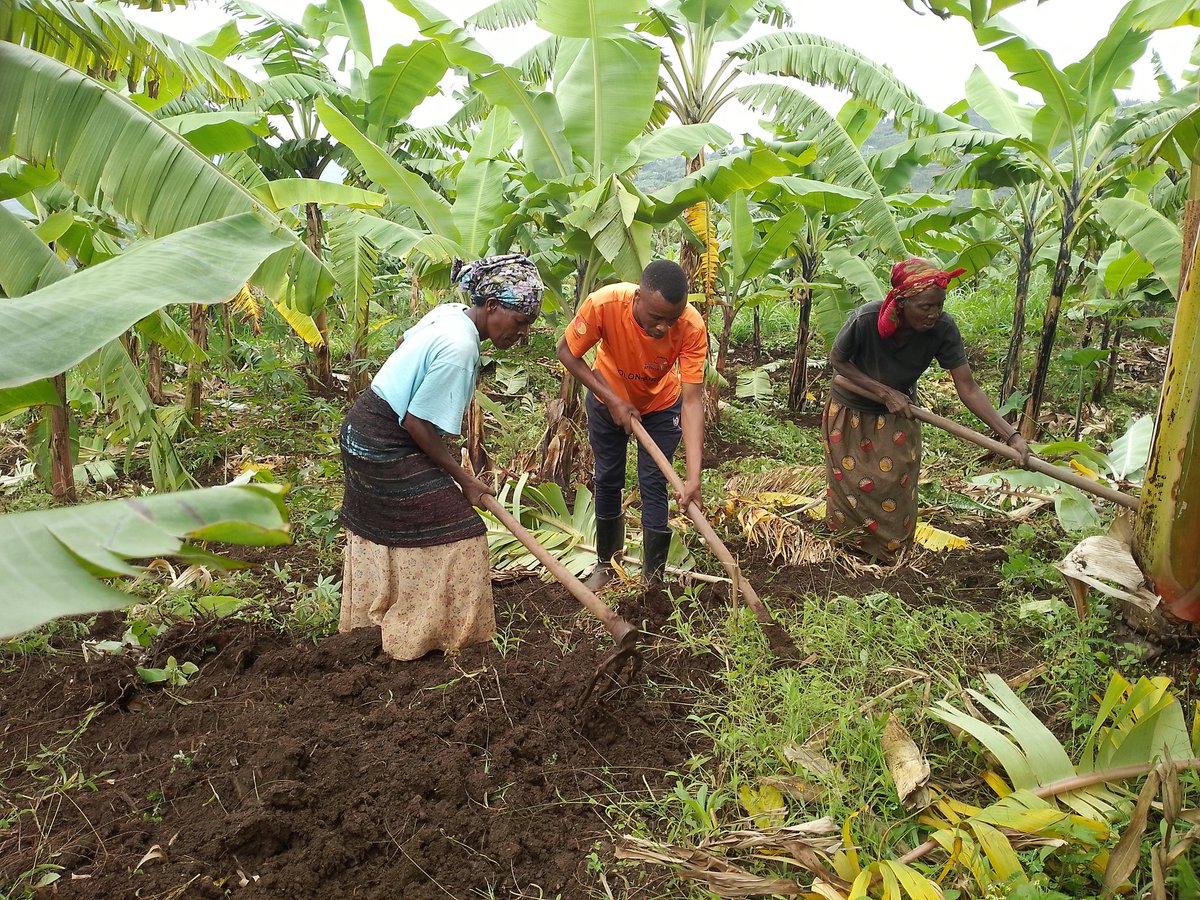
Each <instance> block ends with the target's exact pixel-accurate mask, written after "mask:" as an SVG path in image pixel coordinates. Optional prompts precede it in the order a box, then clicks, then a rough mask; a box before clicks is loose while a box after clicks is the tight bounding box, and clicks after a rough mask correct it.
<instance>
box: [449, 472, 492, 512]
mask: <svg viewBox="0 0 1200 900" xmlns="http://www.w3.org/2000/svg"><path fill="white" fill-rule="evenodd" d="M458 486H459V487H461V488H462V492H463V496H464V497H466V498H467V502H468V503H470V504H471V505H472V506H478V507H482V506H483V497H484V495H485V494H489V495H491V496H493V497H494V496H495V495H496V492H495V491H493V490H492V489H491V488H490V487H488V486H487V485H486V484H485V483H484V482H482V481H480V480H479V479H478V478H476V477H475V476H474V475H467V476H466V477H464V478H463V480H462V481H460V482H459V483H458Z"/></svg>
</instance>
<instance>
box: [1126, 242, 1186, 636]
mask: <svg viewBox="0 0 1200 900" xmlns="http://www.w3.org/2000/svg"><path fill="white" fill-rule="evenodd" d="M1198 251H1200V244H1198V243H1197V242H1196V238H1195V235H1193V237H1192V243H1191V244H1190V245H1188V246H1187V250H1185V253H1186V254H1187V255H1188V256H1189V257H1190V259H1191V260H1193V263H1192V264H1191V265H1187V266H1186V271H1187V275H1186V278H1185V281H1184V284H1183V286H1182V287H1181V289H1180V294H1179V305H1178V306H1177V307H1176V310H1175V327H1174V329H1173V332H1172V336H1171V351H1170V355H1169V356H1168V357H1167V373H1166V377H1165V380H1164V381H1163V389H1162V395H1161V397H1160V399H1159V404H1158V415H1157V417H1156V418H1155V424H1154V440H1153V443H1152V445H1151V448H1150V465H1149V466H1148V467H1147V469H1146V481H1145V485H1144V487H1143V488H1142V501H1143V502H1142V506H1141V509H1140V510H1139V511H1138V516H1137V519H1136V522H1135V525H1134V541H1133V555H1134V558H1135V559H1136V560H1137V562H1138V565H1139V566H1140V567H1141V569H1142V572H1144V573H1145V574H1146V576H1147V578H1148V579H1149V580H1150V582H1151V583H1152V584H1153V585H1154V590H1155V593H1157V594H1158V595H1159V596H1160V597H1162V599H1163V606H1164V607H1165V609H1166V611H1167V612H1168V613H1170V614H1171V615H1174V616H1176V617H1177V618H1179V619H1183V620H1185V621H1188V622H1200V554H1197V553H1196V545H1197V537H1198V536H1200V459H1198V458H1197V452H1198V450H1200V278H1197V272H1198V269H1197V267H1196V265H1195V264H1194V260H1195V259H1196V257H1197V255H1198Z"/></svg>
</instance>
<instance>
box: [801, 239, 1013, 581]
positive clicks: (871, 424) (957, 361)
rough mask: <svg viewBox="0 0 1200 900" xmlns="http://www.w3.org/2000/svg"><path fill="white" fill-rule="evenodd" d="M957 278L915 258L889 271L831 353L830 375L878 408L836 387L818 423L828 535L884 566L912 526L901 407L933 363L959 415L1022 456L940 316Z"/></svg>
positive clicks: (914, 436) (913, 430)
mask: <svg viewBox="0 0 1200 900" xmlns="http://www.w3.org/2000/svg"><path fill="white" fill-rule="evenodd" d="M962 271H963V270H962V269H958V270H956V271H954V272H943V271H941V270H940V269H938V268H937V267H936V266H933V265H931V264H930V263H928V262H926V261H925V260H923V259H916V258H913V259H908V260H905V261H904V262H900V263H897V264H896V265H895V266H893V267H892V290H891V291H890V292H889V293H888V295H887V298H886V299H885V300H883V301H876V302H874V303H868V304H866V305H865V306H861V307H859V308H858V309H856V310H855V311H854V312H853V313H851V315H850V318H849V319H848V320H847V321H846V324H845V325H844V326H843V327H842V330H841V332H839V334H838V336H837V339H836V340H835V341H834V343H833V349H832V350H831V352H830V363H831V364H832V366H833V369H834V371H835V372H836V373H837V374H838V375H840V376H841V377H842V378H844V379H846V380H847V381H849V382H850V383H852V384H854V385H856V386H857V387H859V388H862V389H863V390H865V391H866V392H867V393H869V394H870V395H871V396H873V397H875V398H876V400H877V402H873V401H872V400H868V399H866V398H865V397H862V396H859V395H858V394H856V393H853V392H851V391H848V390H843V389H841V388H839V387H838V385H837V383H836V380H835V383H834V386H833V389H832V391H831V392H830V397H829V401H828V403H827V404H826V407H825V412H824V414H823V415H822V416H821V436H822V438H823V439H824V444H825V472H826V477H827V482H828V488H827V490H826V492H825V494H826V510H827V513H826V518H827V519H828V523H829V527H830V528H831V529H833V531H834V532H835V533H836V534H838V535H839V536H841V537H843V538H846V539H848V540H850V541H852V542H853V543H854V545H855V546H857V547H860V548H861V549H863V550H865V551H866V552H867V553H870V554H871V555H872V556H874V557H875V558H877V559H879V560H881V561H884V562H891V561H893V560H894V559H895V556H896V553H897V552H899V551H900V550H902V549H903V548H904V547H905V546H907V545H908V544H910V543H911V542H912V539H913V533H914V532H915V531H916V527H917V479H918V477H919V476H920V472H921V428H920V423H918V422H917V420H916V419H914V418H913V417H912V410H911V409H910V408H909V404H910V403H911V402H913V400H915V397H916V393H915V392H916V384H917V379H918V378H920V376H921V373H923V372H924V371H925V370H926V369H927V368H929V365H930V363H931V362H932V361H933V360H934V359H937V361H938V363H939V364H940V365H941V367H942V368H943V369H948V370H949V371H950V375H951V377H952V378H953V379H954V387H955V389H956V390H957V391H958V396H959V399H961V400H962V402H963V404H964V405H965V406H966V407H967V409H969V410H971V412H973V413H975V415H977V416H978V417H979V418H980V419H982V420H983V421H984V422H985V423H987V425H988V426H990V427H991V428H992V429H993V430H994V431H995V432H996V434H997V435H999V436H1000V437H1001V438H1002V439H1004V440H1005V441H1006V442H1007V443H1008V444H1009V445H1010V446H1011V447H1012V448H1013V449H1015V450H1017V451H1019V452H1020V453H1022V454H1024V455H1026V456H1027V455H1028V453H1029V447H1028V445H1027V444H1026V443H1025V439H1024V438H1022V437H1021V435H1020V433H1019V432H1017V431H1016V430H1015V429H1014V428H1013V427H1012V426H1011V425H1009V424H1008V422H1006V421H1005V420H1004V418H1003V417H1002V416H1001V415H1000V413H998V412H997V411H996V408H995V407H994V406H992V403H991V401H990V400H988V398H987V395H986V394H984V392H983V391H982V390H981V389H980V387H979V385H978V384H976V383H975V379H974V377H972V375H971V367H970V365H968V363H967V352H966V348H965V347H964V346H963V341H962V336H961V335H960V334H959V332H958V326H957V325H956V324H955V322H954V319H953V317H951V316H950V314H949V313H947V312H945V311H944V309H943V306H944V305H945V303H946V285H947V284H949V282H950V279H951V278H954V277H956V276H958V275H960V274H962Z"/></svg>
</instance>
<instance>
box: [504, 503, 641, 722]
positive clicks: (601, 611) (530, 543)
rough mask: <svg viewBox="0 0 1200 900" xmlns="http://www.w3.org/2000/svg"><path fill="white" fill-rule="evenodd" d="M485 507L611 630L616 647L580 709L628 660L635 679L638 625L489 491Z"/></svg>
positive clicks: (581, 700)
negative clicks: (599, 684)
mask: <svg viewBox="0 0 1200 900" xmlns="http://www.w3.org/2000/svg"><path fill="white" fill-rule="evenodd" d="M483 507H484V509H486V510H487V511H488V512H490V513H491V514H492V515H493V516H495V517H496V518H497V519H499V520H500V522H501V523H502V524H503V525H504V527H505V528H507V529H508V530H509V531H511V532H512V534H513V536H514V537H516V539H517V540H519V541H520V542H521V543H522V544H524V545H525V546H526V547H527V548H529V552H530V553H532V554H533V555H534V556H536V557H537V559H538V561H539V562H541V564H542V565H543V566H545V567H546V569H547V571H549V572H550V574H551V575H553V576H554V577H555V578H557V579H558V581H559V583H560V584H562V586H563V587H565V588H566V589H567V590H568V591H570V592H571V594H572V595H573V596H574V597H575V599H576V600H578V601H579V602H580V603H581V604H583V606H584V607H585V608H586V609H587V610H588V612H590V613H591V614H592V615H594V616H595V617H596V618H597V619H599V620H600V622H601V623H602V624H603V625H604V627H605V628H606V629H608V633H609V634H611V635H612V639H613V641H614V642H615V643H616V645H617V646H616V647H615V648H614V649H613V650H612V651H611V652H610V653H609V654H608V655H607V656H605V657H604V659H602V660H600V665H598V666H597V667H596V671H595V673H594V674H593V675H592V678H591V680H590V681H588V683H587V688H586V689H585V690H584V692H583V694H582V695H580V698H579V702H578V703H576V704H575V708H576V709H577V710H578V709H581V708H582V707H583V705H584V704H585V703H587V701H588V698H589V697H590V696H591V695H592V691H593V690H595V687H596V682H597V681H599V680H600V676H601V675H611V676H612V677H613V679H614V680H616V679H617V676H618V675H619V674H620V672H621V669H622V667H623V666H624V665H625V663H626V662H628V663H629V679H628V680H629V681H631V682H632V681H633V679H634V678H636V677H637V674H638V672H639V671H641V668H642V651H641V648H640V647H638V638H639V637H641V632H639V631H638V628H637V626H636V625H634V624H632V623H631V622H628V621H626V620H625V619H622V618H621V617H620V616H618V615H617V614H616V613H615V612H614V611H613V610H612V609H610V608H609V607H608V605H607V604H606V603H605V602H604V601H603V600H601V599H600V598H599V597H597V596H596V595H595V594H593V593H592V592H591V591H589V590H588V589H587V588H586V587H584V584H583V582H582V581H580V580H579V579H578V578H576V577H575V576H574V575H572V574H571V572H570V571H569V570H568V569H567V567H566V566H564V565H563V564H562V563H560V562H559V561H558V560H557V559H555V558H554V557H553V556H552V555H551V554H550V552H549V551H548V550H547V549H546V548H545V547H543V546H542V545H541V544H539V543H538V542H537V541H536V540H535V539H534V537H533V535H532V534H530V533H529V531H528V530H527V529H526V528H525V526H524V525H522V524H521V523H520V522H518V521H517V520H516V518H515V517H514V516H513V515H512V514H511V513H510V512H509V511H508V510H507V509H505V508H504V506H503V505H501V503H500V501H499V500H497V499H496V498H495V497H493V496H491V495H490V494H485V495H484V497H483Z"/></svg>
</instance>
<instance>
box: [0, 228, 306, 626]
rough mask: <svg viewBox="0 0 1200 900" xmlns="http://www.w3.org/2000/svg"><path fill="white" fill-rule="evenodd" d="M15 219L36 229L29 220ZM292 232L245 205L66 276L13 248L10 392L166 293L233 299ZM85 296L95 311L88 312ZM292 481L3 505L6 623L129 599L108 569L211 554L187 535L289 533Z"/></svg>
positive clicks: (154, 306)
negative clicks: (13, 508)
mask: <svg viewBox="0 0 1200 900" xmlns="http://www.w3.org/2000/svg"><path fill="white" fill-rule="evenodd" d="M10 225H11V223H10ZM15 227H16V228H21V229H25V230H26V231H28V230H29V229H28V228H27V227H26V226H25V225H23V224H21V223H20V222H17V223H16V226H15ZM14 234H15V232H12V231H10V232H9V233H8V237H12V236H13V235H14ZM30 234H32V232H30ZM35 240H37V238H36V237H35ZM293 240H294V238H293V237H292V236H291V234H290V233H288V232H287V231H286V229H284V228H283V227H282V226H280V225H279V223H278V222H274V221H271V220H269V219H267V218H264V217H261V216H260V215H257V214H255V213H252V212H245V213H239V214H236V215H233V216H230V217H227V218H223V219H218V220H216V221H212V222H206V223H202V224H199V225H195V226H193V227H191V228H186V229H182V230H179V231H176V232H174V233H172V234H169V235H167V236H165V237H162V238H159V239H157V240H145V241H141V242H139V243H138V245H137V246H135V247H134V248H133V249H131V250H129V251H128V252H126V253H123V254H121V255H119V256H117V257H115V258H114V259H111V260H109V261H107V262H103V263H99V264H97V265H95V266H93V267H90V268H87V269H83V270H81V271H80V272H78V273H77V274H73V275H69V276H67V277H59V276H61V275H62V272H61V270H59V269H58V268H57V267H56V266H54V265H52V264H51V265H47V262H48V261H47V260H46V259H45V254H44V253H43V254H41V256H40V259H42V260H43V262H42V264H41V265H40V266H39V265H38V264H37V262H36V258H35V255H34V254H32V253H29V252H24V253H14V254H13V255H12V256H11V257H10V258H9V259H8V260H6V265H5V266H4V267H3V272H4V281H3V286H4V290H5V293H6V294H9V295H10V296H11V297H14V298H13V299H9V300H7V301H6V302H5V303H3V304H0V396H5V397H7V398H8V400H9V401H10V402H11V400H12V399H13V397H14V394H20V393H21V392H25V393H26V394H30V393H34V394H36V393H37V392H38V390H39V388H38V386H39V385H44V384H45V381H46V379H50V378H53V377H54V376H56V375H59V374H61V373H62V372H64V371H66V370H67V369H68V368H70V367H71V366H74V365H76V364H77V363H79V362H81V361H82V360H84V359H85V358H87V357H88V356H90V355H91V354H93V353H95V352H96V351H98V350H101V349H102V348H104V347H105V346H106V345H107V346H110V347H111V346H113V344H112V342H113V341H114V340H115V339H116V338H117V337H119V336H120V335H121V334H123V333H124V332H126V331H127V330H128V329H129V328H130V327H131V326H133V325H134V323H136V322H138V321H139V320H141V319H143V318H145V317H146V316H148V315H152V314H153V313H155V312H156V311H158V310H159V309H160V308H161V307H162V306H164V305H166V304H169V303H179V302H201V303H214V302H221V301H223V300H225V299H227V298H228V297H229V296H231V295H232V294H233V293H235V292H236V290H237V288H238V286H239V285H240V284H243V283H244V282H245V280H246V279H248V278H249V277H250V276H251V275H252V274H253V273H254V272H255V271H256V270H258V269H259V268H260V267H261V266H262V264H263V262H264V261H266V260H268V259H270V257H271V256H272V255H273V254H277V253H279V252H280V250H281V249H283V248H286V247H287V246H288V245H289V244H290V243H291V242H292V241H293ZM14 246H17V248H18V249H19V248H20V245H19V244H14ZM44 249H45V248H44V246H43V250H44ZM31 261H32V264H31ZM56 262H57V260H56ZM21 285H24V286H25V287H26V288H30V290H27V291H23V290H20V286H21ZM84 302H86V304H87V307H88V315H87V316H86V317H85V316H81V315H79V307H80V304H81V303H84ZM118 346H119V345H118ZM55 399H57V398H55ZM50 401H51V397H44V398H42V400H40V401H39V402H50ZM282 493H283V491H282V489H281V488H279V487H277V486H272V485H253V486H251V485H246V486H238V487H223V488H210V489H207V490H203V491H196V492H183V493H176V494H170V495H164V496H159V497H147V498H139V499H136V500H121V501H112V502H109V503H97V504H91V505H85V506H78V507H72V508H69V509H60V510H49V511H42V512H31V513H19V514H10V515H5V516H0V534H2V535H3V540H4V541H5V546H6V547H8V548H10V551H11V552H7V553H5V554H4V558H3V561H2V562H0V575H3V577H4V578H5V579H6V580H7V581H8V582H9V583H11V584H13V585H15V586H16V589H15V590H14V591H11V592H9V594H8V597H9V599H8V600H6V601H5V602H4V603H3V604H0V635H3V636H8V635H12V634H16V633H19V632H21V631H24V630H26V629H28V628H32V627H34V626H36V625H38V624H40V623H41V622H44V621H46V620H48V619H51V618H54V617H56V616H59V615H66V614H69V613H81V612H94V611H97V610H102V609H115V608H119V607H121V606H125V605H128V604H129V603H130V602H131V601H132V599H133V597H132V595H130V594H127V593H124V592H121V591H117V590H114V589H113V588H111V587H108V586H107V585H105V584H103V583H101V582H99V581H97V580H96V578H97V576H99V577H103V578H110V577H119V576H123V575H129V574H134V573H136V571H137V570H136V569H135V568H133V567H132V566H130V565H129V564H128V563H127V562H125V560H128V559H139V558H146V557H153V556H160V555H180V556H182V557H184V558H188V557H189V556H190V557H193V558H199V557H200V556H203V558H205V559H210V558H211V556H210V555H209V554H207V553H201V552H200V551H199V550H198V548H195V547H193V546H191V545H189V544H187V543H185V540H187V539H191V540H193V541H207V540H216V541H230V542H233V543H243V544H275V543H285V542H287V540H289V536H288V533H287V525H286V514H285V509H284V507H283V503H282Z"/></svg>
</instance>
